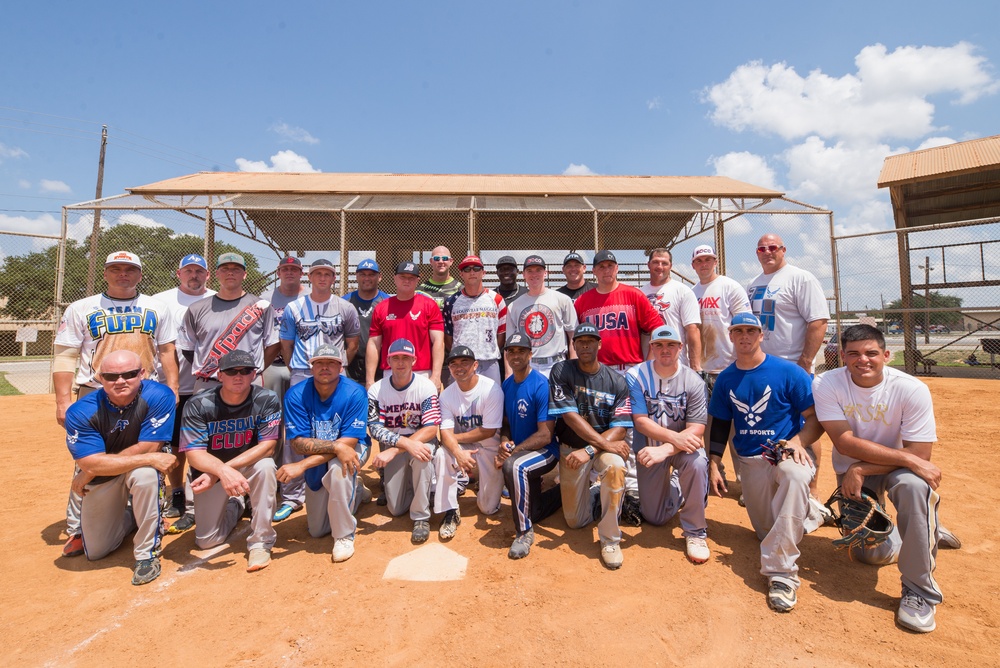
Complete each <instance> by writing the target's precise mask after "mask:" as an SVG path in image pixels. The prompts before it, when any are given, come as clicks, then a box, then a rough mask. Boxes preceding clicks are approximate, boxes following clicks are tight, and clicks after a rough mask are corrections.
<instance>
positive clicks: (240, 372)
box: [222, 366, 257, 376]
mask: <svg viewBox="0 0 1000 668" xmlns="http://www.w3.org/2000/svg"><path fill="white" fill-rule="evenodd" d="M256 370H257V369H254V368H253V367H248V366H241V367H240V368H238V369H224V370H223V371H222V373H224V374H226V375H227V376H249V375H250V374H252V373H253V372H254V371H256Z"/></svg>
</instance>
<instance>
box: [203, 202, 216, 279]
mask: <svg viewBox="0 0 1000 668" xmlns="http://www.w3.org/2000/svg"><path fill="white" fill-rule="evenodd" d="M205 262H206V264H208V268H209V270H210V271H211V269H212V267H214V266H215V222H214V221H213V220H212V209H205ZM212 273H213V274H214V273H215V272H212ZM215 281H216V284H218V281H219V277H218V276H216V277H215Z"/></svg>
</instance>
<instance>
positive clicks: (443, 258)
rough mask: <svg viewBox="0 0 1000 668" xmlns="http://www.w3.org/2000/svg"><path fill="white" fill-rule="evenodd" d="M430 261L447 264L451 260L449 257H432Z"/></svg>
mask: <svg viewBox="0 0 1000 668" xmlns="http://www.w3.org/2000/svg"><path fill="white" fill-rule="evenodd" d="M431 259H432V260H433V261H435V262H447V261H448V260H450V259H451V256H450V255H432V256H431Z"/></svg>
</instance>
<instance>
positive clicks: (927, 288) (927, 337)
mask: <svg viewBox="0 0 1000 668" xmlns="http://www.w3.org/2000/svg"><path fill="white" fill-rule="evenodd" d="M920 268H921V269H923V270H924V309H925V310H924V343H927V344H929V343H930V342H931V312H930V310H928V309H930V307H931V271H932V270H933V269H934V267H932V266H931V256H930V255H925V256H924V263H923V264H922V265H920Z"/></svg>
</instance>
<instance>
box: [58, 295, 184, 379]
mask: <svg viewBox="0 0 1000 668" xmlns="http://www.w3.org/2000/svg"><path fill="white" fill-rule="evenodd" d="M176 339H177V326H176V324H175V323H174V319H173V316H172V314H171V312H170V308H169V307H168V306H167V305H166V304H164V303H163V302H161V301H160V300H159V299H154V298H153V297H150V296H149V295H144V294H141V293H140V294H137V295H136V296H135V297H132V298H130V299H112V298H111V297H108V296H107V295H106V294H104V293H101V294H99V295H91V296H90V297H84V298H83V299H80V300H77V301H75V302H73V303H72V304H70V305H69V307H68V308H67V309H66V311H65V312H64V313H63V317H62V320H61V321H60V322H59V330H58V331H57V332H56V340H55V343H56V345H58V346H66V347H67V348H77V349H78V350H79V351H80V365H79V367H78V368H77V371H76V383H77V384H78V385H88V386H90V387H100V386H101V384H100V383H99V382H98V381H97V380H95V379H94V372H95V370H96V369H99V368H100V366H101V360H103V359H104V357H105V355H107V354H108V353H113V352H115V351H116V350H121V349H122V348H126V349H128V350H131V351H132V352H134V353H136V354H137V355H138V356H139V358H140V359H141V360H142V366H143V368H144V369H145V370H146V376H147V377H148V378H150V379H152V380H159V378H160V377H159V376H158V375H157V368H158V362H157V357H159V350H158V347H159V346H162V345H163V344H165V343H171V342H172V341H174V340H176Z"/></svg>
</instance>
